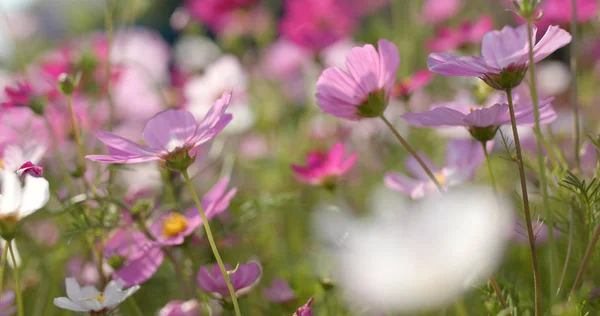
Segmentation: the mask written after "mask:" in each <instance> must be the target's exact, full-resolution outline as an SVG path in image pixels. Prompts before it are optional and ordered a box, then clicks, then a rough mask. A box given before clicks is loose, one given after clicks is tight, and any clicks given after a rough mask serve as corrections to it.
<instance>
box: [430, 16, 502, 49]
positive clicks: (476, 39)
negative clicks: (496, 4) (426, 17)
mask: <svg viewBox="0 0 600 316" xmlns="http://www.w3.org/2000/svg"><path fill="white" fill-rule="evenodd" d="M493 27H494V23H493V21H492V19H491V18H490V17H489V16H487V15H483V16H481V17H480V18H479V19H478V20H477V21H474V22H471V21H465V22H463V23H462V24H461V25H460V26H459V27H457V28H450V27H440V28H439V29H438V30H437V31H436V33H435V36H434V37H433V38H432V39H430V40H428V41H427V42H426V43H425V46H426V47H427V50H429V51H430V52H443V51H449V50H455V49H459V48H462V47H464V46H466V45H473V44H479V43H480V42H481V38H482V36H483V35H484V34H485V33H487V32H489V31H491V30H492V29H493Z"/></svg>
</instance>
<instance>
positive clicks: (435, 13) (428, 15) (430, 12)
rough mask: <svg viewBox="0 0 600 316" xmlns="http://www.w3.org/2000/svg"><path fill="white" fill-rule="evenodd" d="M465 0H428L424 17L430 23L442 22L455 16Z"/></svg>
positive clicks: (424, 7)
mask: <svg viewBox="0 0 600 316" xmlns="http://www.w3.org/2000/svg"><path fill="white" fill-rule="evenodd" d="M464 2H465V1H464V0H426V1H425V4H424V5H423V11H422V17H423V20H424V21H425V22H428V23H433V24H437V23H441V22H444V21H446V20H448V19H451V18H452V17H454V16H455V15H456V14H457V13H458V12H459V11H460V9H461V8H462V7H463V5H464V4H465V3H464Z"/></svg>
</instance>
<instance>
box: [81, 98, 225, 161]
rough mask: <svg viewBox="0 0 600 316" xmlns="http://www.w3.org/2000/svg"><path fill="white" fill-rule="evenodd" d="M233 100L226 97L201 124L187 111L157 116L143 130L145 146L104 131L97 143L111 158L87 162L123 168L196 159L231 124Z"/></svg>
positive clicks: (104, 156) (168, 111) (96, 156)
mask: <svg viewBox="0 0 600 316" xmlns="http://www.w3.org/2000/svg"><path fill="white" fill-rule="evenodd" d="M230 99H231V93H223V96H222V97H221V98H220V99H218V100H217V101H216V102H215V104H214V105H213V107H212V108H211V109H210V110H209V111H208V113H207V114H206V115H205V116H204V119H203V120H202V121H200V122H199V123H197V122H196V120H195V119H194V115H192V113H190V112H187V111H182V110H167V111H164V112H161V113H159V114H157V115H156V116H155V117H153V118H151V119H150V120H149V121H148V123H146V127H145V128H144V132H143V134H142V135H143V137H144V142H145V143H146V146H143V145H139V144H136V143H134V142H132V141H130V140H127V139H125V138H123V137H120V136H117V135H114V134H111V133H108V132H104V131H101V132H99V133H98V139H100V141H102V142H103V143H105V144H106V146H107V147H108V152H109V153H110V155H90V156H86V158H88V159H90V160H93V161H97V162H106V163H124V164H130V163H140V162H147V161H154V160H158V161H163V162H166V163H167V165H170V164H173V163H175V164H177V163H179V162H182V159H185V158H189V156H188V155H189V154H191V155H192V156H194V155H195V150H196V148H197V147H198V146H200V145H202V144H204V143H205V142H207V141H209V140H210V139H212V138H213V137H214V136H215V135H216V134H217V133H219V132H220V131H221V130H222V129H223V128H224V127H225V126H226V125H227V124H228V123H229V122H230V121H231V118H232V116H231V114H225V110H226V109H227V105H228V104H229V100H230ZM186 156H187V157H186Z"/></svg>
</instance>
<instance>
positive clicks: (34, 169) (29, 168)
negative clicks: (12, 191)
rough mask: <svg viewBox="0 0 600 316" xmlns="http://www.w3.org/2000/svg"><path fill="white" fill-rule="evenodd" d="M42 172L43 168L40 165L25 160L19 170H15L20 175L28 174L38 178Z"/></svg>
mask: <svg viewBox="0 0 600 316" xmlns="http://www.w3.org/2000/svg"><path fill="white" fill-rule="evenodd" d="M43 173H44V169H42V167H40V166H36V165H34V164H33V163H32V162H31V161H27V162H26V163H24V164H22V165H21V167H19V170H17V174H19V176H22V177H24V176H25V175H30V176H33V177H36V178H39V177H41V176H42V174H43Z"/></svg>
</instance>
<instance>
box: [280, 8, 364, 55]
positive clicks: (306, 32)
mask: <svg viewBox="0 0 600 316" xmlns="http://www.w3.org/2000/svg"><path fill="white" fill-rule="evenodd" d="M284 10H285V13H284V15H283V17H282V19H281V22H280V24H279V31H280V33H281V35H282V36H283V37H284V38H286V39H288V40H290V41H292V42H294V43H295V44H296V45H299V46H302V47H304V48H307V49H308V50H310V51H313V52H318V51H320V50H322V49H324V48H325V47H327V46H329V45H331V44H333V43H335V42H337V41H338V40H340V39H342V38H345V37H348V36H349V35H350V34H352V31H353V30H354V28H355V26H356V24H357V20H356V17H354V15H353V13H352V12H351V10H350V9H349V8H348V7H347V6H344V5H341V4H340V2H339V1H338V0H286V1H285V3H284Z"/></svg>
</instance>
